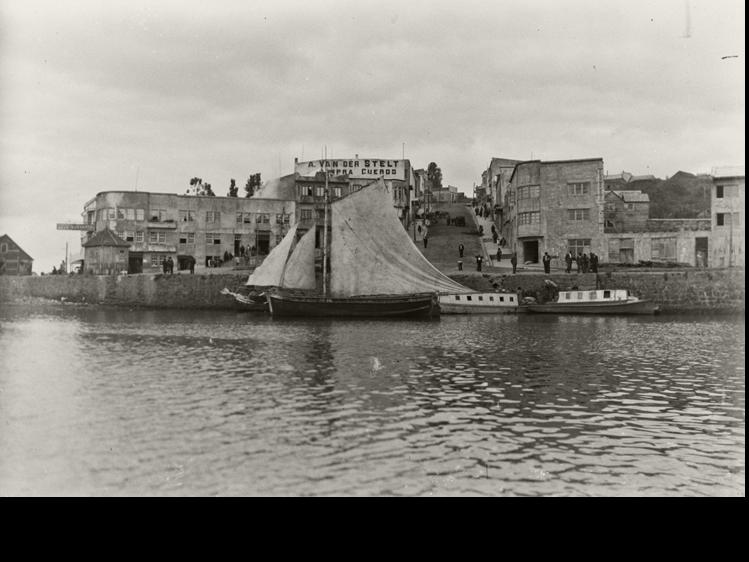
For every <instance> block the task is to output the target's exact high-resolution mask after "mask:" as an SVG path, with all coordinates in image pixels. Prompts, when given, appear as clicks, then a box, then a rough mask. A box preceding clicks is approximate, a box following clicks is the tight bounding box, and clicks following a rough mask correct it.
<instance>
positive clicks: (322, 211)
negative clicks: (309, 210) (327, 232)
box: [317, 209, 325, 222]
mask: <svg viewBox="0 0 749 562" xmlns="http://www.w3.org/2000/svg"><path fill="white" fill-rule="evenodd" d="M317 220H319V221H320V222H323V221H324V220H325V209H317Z"/></svg>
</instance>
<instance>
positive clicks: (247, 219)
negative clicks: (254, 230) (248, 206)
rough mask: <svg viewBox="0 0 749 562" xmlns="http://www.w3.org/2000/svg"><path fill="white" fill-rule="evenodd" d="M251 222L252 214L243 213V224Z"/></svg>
mask: <svg viewBox="0 0 749 562" xmlns="http://www.w3.org/2000/svg"><path fill="white" fill-rule="evenodd" d="M251 222H252V213H245V214H244V223H245V224H250V223H251Z"/></svg>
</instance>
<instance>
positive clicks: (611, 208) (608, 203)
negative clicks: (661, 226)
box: [603, 189, 650, 233]
mask: <svg viewBox="0 0 749 562" xmlns="http://www.w3.org/2000/svg"><path fill="white" fill-rule="evenodd" d="M649 218H650V197H649V196H648V194H647V193H643V192H641V191H620V190H612V189H607V190H606V194H605V196H604V212H603V219H604V220H603V231H604V232H606V233H609V232H629V231H632V230H634V231H638V230H643V229H644V228H645V225H646V224H647V222H648V219H649Z"/></svg>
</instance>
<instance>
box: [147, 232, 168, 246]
mask: <svg viewBox="0 0 749 562" xmlns="http://www.w3.org/2000/svg"><path fill="white" fill-rule="evenodd" d="M148 241H149V242H150V243H151V244H166V232H149V233H148Z"/></svg>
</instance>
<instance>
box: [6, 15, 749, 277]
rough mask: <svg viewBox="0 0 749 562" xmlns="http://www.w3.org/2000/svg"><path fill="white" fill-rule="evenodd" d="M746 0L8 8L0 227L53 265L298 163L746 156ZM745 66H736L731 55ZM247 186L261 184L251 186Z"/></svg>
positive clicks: (645, 162) (664, 164)
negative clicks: (136, 203) (102, 205)
mask: <svg viewBox="0 0 749 562" xmlns="http://www.w3.org/2000/svg"><path fill="white" fill-rule="evenodd" d="M744 15H745V14H744V2H743V0H502V1H496V0H480V1H478V0H461V1H460V2H454V1H447V0H432V1H427V0H408V1H400V0H399V1H395V2H393V1H390V0H376V1H364V0H348V1H343V0H307V1H292V0H273V1H265V0H260V1H257V0H253V1H252V2H247V1H246V0H238V1H234V0H231V1H230V0H214V1H211V2H207V1H205V2H198V1H197V0H181V1H169V0H160V1H159V2H154V1H142V0H127V1H118V0H114V1H112V0H108V1H107V2H100V1H93V0H89V1H82V0H66V1H65V2H59V1H56V0H54V1H53V0H6V1H4V2H2V3H0V234H8V235H9V236H10V237H11V238H12V239H13V240H15V241H16V242H17V243H18V244H19V245H20V246H21V247H22V248H23V249H24V250H25V251H26V252H27V253H28V254H30V255H31V257H32V258H34V260H35V261H34V271H35V272H42V271H44V272H48V271H50V270H51V269H52V266H53V265H54V266H57V265H59V264H60V261H62V260H63V259H64V258H65V251H66V244H67V245H68V248H69V251H70V253H71V254H75V253H78V252H80V233H79V232H75V231H72V232H71V231H59V230H57V229H56V225H57V223H62V222H81V213H82V211H83V207H84V205H85V204H86V202H87V201H89V200H90V199H92V198H93V197H94V196H95V195H96V194H97V193H98V192H101V191H107V190H134V189H137V190H139V191H155V192H166V193H184V192H185V190H186V189H187V187H188V186H189V180H190V178H192V177H195V176H197V177H200V178H203V180H204V181H207V182H210V183H211V185H212V187H213V190H214V192H215V193H216V194H217V195H226V193H227V191H228V187H229V182H230V179H232V178H233V179H235V180H236V181H237V184H238V185H239V186H240V189H241V188H242V187H243V186H244V184H245V182H246V180H247V178H248V177H249V175H250V174H253V173H255V172H260V173H261V174H262V178H263V180H268V179H271V178H274V177H278V176H280V175H285V174H289V173H292V172H293V169H294V168H293V163H294V158H295V157H297V158H299V159H300V160H312V159H317V158H320V157H321V156H322V155H323V153H324V151H325V150H327V155H328V157H329V158H336V157H338V158H343V157H354V155H356V154H358V155H359V156H360V157H361V158H367V157H371V158H384V159H397V158H401V157H402V156H403V155H405V157H406V158H408V159H409V160H410V161H411V163H412V164H413V165H414V167H416V168H426V167H427V165H428V164H429V163H430V162H436V163H437V164H438V165H439V166H440V168H441V169H442V173H443V181H444V183H445V184H449V185H454V186H457V187H458V190H459V191H462V192H464V193H466V194H467V195H469V196H470V195H471V193H472V190H473V185H474V184H477V183H480V182H481V172H482V171H483V170H485V169H486V168H487V167H488V164H489V162H490V160H491V158H492V157H505V158H513V159H518V160H530V159H541V160H565V159H579V158H597V157H601V158H603V159H604V170H605V171H607V172H608V173H612V174H613V173H618V172H621V171H622V170H626V171H628V172H631V173H634V174H654V175H656V176H657V177H666V176H668V175H672V174H674V173H675V172H677V171H679V170H684V171H688V172H692V173H701V172H709V171H710V169H711V168H712V167H714V166H721V165H740V164H744V150H745V141H744V137H745V128H744V127H745V125H744V119H745V108H744V104H745V70H744V69H745V27H744V26H745V24H744ZM724 57H730V58H724ZM240 193H241V192H240Z"/></svg>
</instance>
